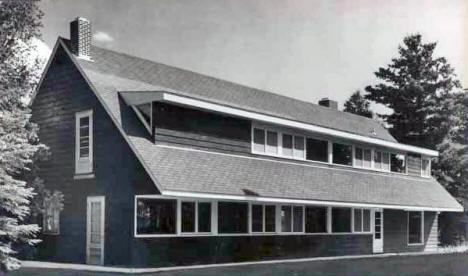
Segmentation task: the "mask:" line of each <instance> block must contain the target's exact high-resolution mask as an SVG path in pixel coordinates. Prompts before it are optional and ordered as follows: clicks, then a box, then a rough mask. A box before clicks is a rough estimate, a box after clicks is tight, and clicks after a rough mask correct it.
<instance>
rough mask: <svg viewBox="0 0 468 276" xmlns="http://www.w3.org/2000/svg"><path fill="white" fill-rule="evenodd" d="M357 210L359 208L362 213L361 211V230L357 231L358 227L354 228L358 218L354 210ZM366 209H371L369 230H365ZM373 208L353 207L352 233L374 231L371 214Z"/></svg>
mask: <svg viewBox="0 0 468 276" xmlns="http://www.w3.org/2000/svg"><path fill="white" fill-rule="evenodd" d="M355 210H359V211H360V213H361V231H357V230H356V229H354V220H355V219H356V218H355V217H354V211H355ZM364 210H368V211H369V231H364ZM371 213H372V211H371V209H369V208H353V210H352V214H351V221H352V223H353V224H352V225H351V232H352V233H372V227H371V226H372V223H371V222H372V216H371Z"/></svg>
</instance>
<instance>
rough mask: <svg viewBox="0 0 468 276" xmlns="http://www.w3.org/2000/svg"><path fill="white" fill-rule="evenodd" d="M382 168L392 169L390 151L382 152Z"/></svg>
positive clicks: (385, 169)
mask: <svg viewBox="0 0 468 276" xmlns="http://www.w3.org/2000/svg"><path fill="white" fill-rule="evenodd" d="M382 169H383V170H384V171H390V154H389V153H388V152H384V153H382Z"/></svg>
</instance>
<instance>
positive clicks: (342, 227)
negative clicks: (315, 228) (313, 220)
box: [332, 208, 351, 233]
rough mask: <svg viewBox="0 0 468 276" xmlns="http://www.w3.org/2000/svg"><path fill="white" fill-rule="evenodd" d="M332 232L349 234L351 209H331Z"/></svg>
mask: <svg viewBox="0 0 468 276" xmlns="http://www.w3.org/2000/svg"><path fill="white" fill-rule="evenodd" d="M332 232H334V233H340V232H351V208H332Z"/></svg>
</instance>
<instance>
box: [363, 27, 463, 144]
mask: <svg viewBox="0 0 468 276" xmlns="http://www.w3.org/2000/svg"><path fill="white" fill-rule="evenodd" d="M436 45H437V44H436V43H423V42H422V38H421V35H419V34H416V35H410V36H407V37H405V38H404V40H403V45H402V46H399V48H398V51H399V56H398V57H396V58H393V59H392V63H391V64H389V65H388V66H387V67H386V68H382V67H381V68H379V70H378V71H377V72H375V75H376V76H377V78H378V79H380V80H382V82H381V83H379V84H377V85H375V86H367V87H366V91H367V92H368V94H367V95H366V98H367V99H368V100H372V101H375V102H377V103H381V104H383V105H385V106H386V107H388V108H390V109H392V110H393V113H392V114H391V115H380V116H381V117H382V118H383V119H384V120H385V122H386V123H387V124H388V125H389V126H390V132H391V134H392V135H393V136H394V137H395V138H396V139H397V140H398V141H399V142H401V143H405V144H411V145H416V146H422V147H427V148H432V149H435V148H436V146H437V145H438V144H440V143H441V142H442V140H443V139H444V137H445V134H446V133H447V132H448V130H449V129H450V124H447V120H448V117H450V113H447V112H446V111H445V110H443V108H444V107H443V105H441V104H440V103H442V102H443V101H444V100H445V99H446V98H447V97H449V94H450V93H451V92H453V91H454V90H456V89H460V83H459V81H458V80H457V79H456V76H455V74H454V70H453V68H452V67H451V66H450V64H448V63H447V60H446V59H445V58H443V57H438V58H435V57H433V53H434V49H435V47H436Z"/></svg>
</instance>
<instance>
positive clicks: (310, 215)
mask: <svg viewBox="0 0 468 276" xmlns="http://www.w3.org/2000/svg"><path fill="white" fill-rule="evenodd" d="M305 231H306V233H326V232H327V208H326V207H312V206H307V207H306V213H305Z"/></svg>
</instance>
